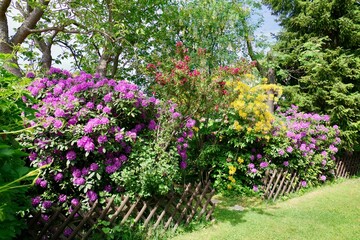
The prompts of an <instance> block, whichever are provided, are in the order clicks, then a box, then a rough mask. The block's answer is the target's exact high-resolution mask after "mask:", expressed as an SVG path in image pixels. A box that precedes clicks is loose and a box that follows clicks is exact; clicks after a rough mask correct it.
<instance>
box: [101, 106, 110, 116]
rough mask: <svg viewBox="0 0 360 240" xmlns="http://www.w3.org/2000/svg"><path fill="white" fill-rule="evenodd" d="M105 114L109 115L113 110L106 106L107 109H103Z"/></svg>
mask: <svg viewBox="0 0 360 240" xmlns="http://www.w3.org/2000/svg"><path fill="white" fill-rule="evenodd" d="M103 112H104V113H107V114H109V113H111V108H109V107H108V106H106V107H104V108H103Z"/></svg>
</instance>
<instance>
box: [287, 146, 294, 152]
mask: <svg viewBox="0 0 360 240" xmlns="http://www.w3.org/2000/svg"><path fill="white" fill-rule="evenodd" d="M293 150H294V149H293V148H292V147H291V146H289V147H287V148H286V151H287V152H288V153H291V152H292V151H293Z"/></svg>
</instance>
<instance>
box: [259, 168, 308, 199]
mask: <svg viewBox="0 0 360 240" xmlns="http://www.w3.org/2000/svg"><path fill="white" fill-rule="evenodd" d="M263 183H264V187H265V189H264V195H263V197H264V198H265V199H272V200H274V201H275V200H276V198H278V197H280V196H283V195H286V194H289V193H292V192H296V191H298V190H299V189H300V187H301V184H300V181H299V178H298V177H297V173H296V172H294V171H292V172H288V171H287V170H284V169H274V170H268V171H266V173H265V177H264V179H263Z"/></svg>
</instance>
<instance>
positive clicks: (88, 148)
mask: <svg viewBox="0 0 360 240" xmlns="http://www.w3.org/2000/svg"><path fill="white" fill-rule="evenodd" d="M84 149H85V151H86V152H92V151H94V149H95V145H94V143H93V142H92V141H91V142H90V141H89V142H87V143H86V144H85V146H84Z"/></svg>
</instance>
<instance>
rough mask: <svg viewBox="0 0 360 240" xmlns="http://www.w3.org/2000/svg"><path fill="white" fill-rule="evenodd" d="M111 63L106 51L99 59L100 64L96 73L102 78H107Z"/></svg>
mask: <svg viewBox="0 0 360 240" xmlns="http://www.w3.org/2000/svg"><path fill="white" fill-rule="evenodd" d="M109 62H110V55H109V54H107V53H106V50H104V53H103V54H102V55H101V57H100V59H99V64H98V66H97V68H96V72H97V73H98V74H100V76H101V77H106V74H107V67H108V65H109Z"/></svg>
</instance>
